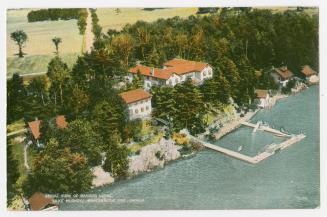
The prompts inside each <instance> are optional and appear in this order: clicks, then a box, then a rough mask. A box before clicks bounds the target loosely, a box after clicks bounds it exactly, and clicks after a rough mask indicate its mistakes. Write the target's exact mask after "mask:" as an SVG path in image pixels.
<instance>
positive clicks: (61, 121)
mask: <svg viewBox="0 0 327 217" xmlns="http://www.w3.org/2000/svg"><path fill="white" fill-rule="evenodd" d="M56 124H57V127H58V128H60V129H65V128H66V127H67V125H68V123H67V122H66V118H65V116H63V115H59V116H57V117H56Z"/></svg>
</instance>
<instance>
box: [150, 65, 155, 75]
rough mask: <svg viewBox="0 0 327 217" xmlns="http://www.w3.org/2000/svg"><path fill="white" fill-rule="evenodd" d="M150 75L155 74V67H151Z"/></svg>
mask: <svg viewBox="0 0 327 217" xmlns="http://www.w3.org/2000/svg"><path fill="white" fill-rule="evenodd" d="M150 75H151V76H154V68H153V67H151V70H150Z"/></svg>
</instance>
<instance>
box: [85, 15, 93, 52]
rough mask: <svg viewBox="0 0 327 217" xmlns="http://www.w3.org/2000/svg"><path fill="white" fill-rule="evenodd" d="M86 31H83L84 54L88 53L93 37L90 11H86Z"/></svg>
mask: <svg viewBox="0 0 327 217" xmlns="http://www.w3.org/2000/svg"><path fill="white" fill-rule="evenodd" d="M87 14H88V15H87V18H86V29H85V52H86V53H90V52H91V50H92V46H93V40H94V35H93V32H92V16H91V11H90V9H87Z"/></svg>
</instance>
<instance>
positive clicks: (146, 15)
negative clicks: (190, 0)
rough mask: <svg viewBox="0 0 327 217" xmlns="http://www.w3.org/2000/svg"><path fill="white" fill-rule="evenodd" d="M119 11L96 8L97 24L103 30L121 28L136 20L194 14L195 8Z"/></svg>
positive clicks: (153, 19) (126, 9)
mask: <svg viewBox="0 0 327 217" xmlns="http://www.w3.org/2000/svg"><path fill="white" fill-rule="evenodd" d="M120 10H121V13H119V14H116V12H115V8H98V9H97V12H96V13H97V15H98V18H99V25H100V26H102V28H103V31H104V32H107V31H108V29H116V30H121V29H122V28H123V27H124V26H125V25H126V24H134V23H136V21H138V20H143V21H147V22H152V21H155V20H157V19H159V18H163V19H167V18H171V17H174V16H180V17H188V16H190V15H192V14H196V12H197V10H198V9H197V8H165V9H157V10H153V11H145V10H142V8H121V9H120Z"/></svg>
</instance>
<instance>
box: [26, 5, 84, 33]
mask: <svg viewBox="0 0 327 217" xmlns="http://www.w3.org/2000/svg"><path fill="white" fill-rule="evenodd" d="M86 17H87V10H86V9H85V8H49V9H40V10H35V11H34V10H33V11H30V12H29V13H28V14H27V20H28V22H38V21H46V20H52V21H53V20H71V19H76V20H77V24H78V27H79V30H80V34H84V32H85V28H86Z"/></svg>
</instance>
